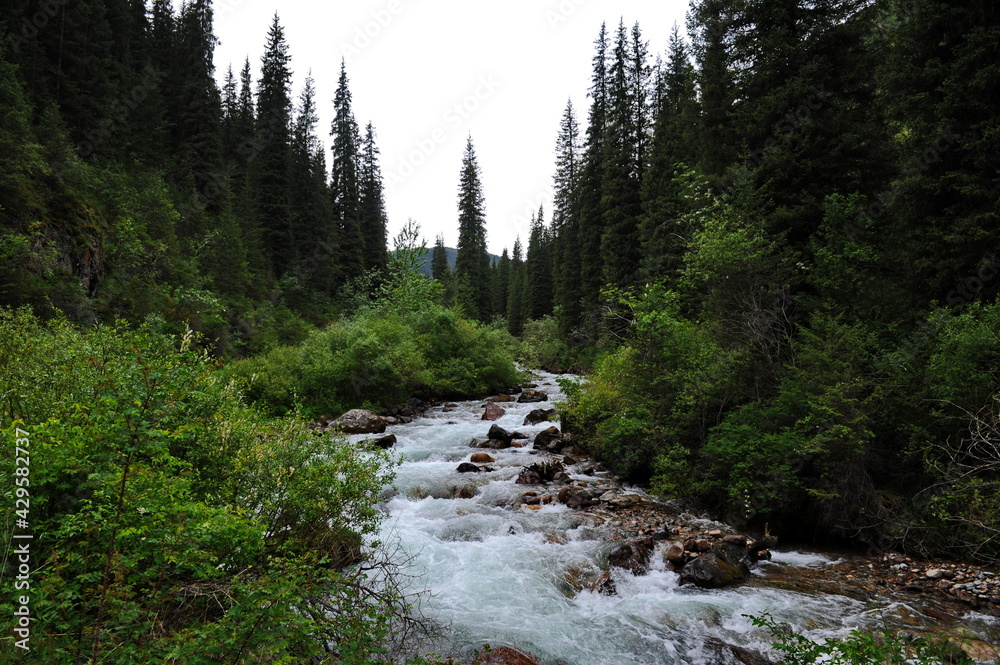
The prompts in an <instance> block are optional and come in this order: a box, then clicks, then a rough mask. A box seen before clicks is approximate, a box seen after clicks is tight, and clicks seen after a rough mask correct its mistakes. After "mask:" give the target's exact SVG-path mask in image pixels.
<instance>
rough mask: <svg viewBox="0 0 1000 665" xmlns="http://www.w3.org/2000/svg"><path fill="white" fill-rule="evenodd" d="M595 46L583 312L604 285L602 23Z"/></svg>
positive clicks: (582, 249) (586, 163) (582, 241)
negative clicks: (602, 243)
mask: <svg viewBox="0 0 1000 665" xmlns="http://www.w3.org/2000/svg"><path fill="white" fill-rule="evenodd" d="M595 45H596V48H597V53H596V54H595V55H594V59H593V66H594V71H593V77H592V82H591V87H590V98H591V105H590V116H589V119H588V124H587V137H586V146H585V149H584V156H583V164H582V166H581V169H580V171H581V173H580V188H579V196H578V204H579V227H578V228H579V253H580V300H581V307H582V311H583V312H587V311H590V310H593V309H596V308H597V306H598V304H599V303H600V295H601V288H602V287H603V286H604V257H603V255H602V253H601V239H602V237H603V235H604V215H603V208H602V203H601V198H602V196H601V193H602V191H603V189H604V180H605V173H604V163H605V162H604V144H605V136H606V134H607V116H608V62H607V61H608V34H607V28H606V26H605V25H604V24H601V31H600V34H599V35H598V38H597V41H596V42H595Z"/></svg>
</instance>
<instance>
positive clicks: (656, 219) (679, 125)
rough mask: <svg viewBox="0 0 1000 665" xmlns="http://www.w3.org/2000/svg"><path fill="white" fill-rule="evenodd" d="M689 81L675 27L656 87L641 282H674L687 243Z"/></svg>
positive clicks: (692, 122) (692, 105)
mask: <svg viewBox="0 0 1000 665" xmlns="http://www.w3.org/2000/svg"><path fill="white" fill-rule="evenodd" d="M694 77H695V72H694V67H693V66H692V64H691V58H690V55H689V53H688V49H687V45H686V44H685V42H684V39H683V38H682V37H681V35H680V29H679V28H678V26H677V24H676V23H675V24H674V28H673V32H672V33H671V36H670V43H669V47H668V52H667V62H666V64H665V65H664V66H663V68H662V70H661V76H660V78H659V81H658V88H659V91H658V93H657V95H656V99H657V107H656V114H655V116H656V121H655V126H654V129H653V141H652V147H651V149H650V157H649V166H648V168H647V171H646V173H645V175H644V177H643V190H642V205H643V217H642V222H641V225H640V236H641V239H642V254H643V269H642V274H643V276H644V277H645V278H646V279H652V280H657V279H660V278H662V277H664V276H673V274H674V273H675V271H676V270H677V269H678V268H679V267H680V262H681V257H682V255H683V252H684V250H685V247H686V245H687V242H688V240H689V239H690V238H689V236H690V231H689V229H687V228H685V227H684V225H683V223H682V222H681V219H682V217H681V214H682V213H683V212H686V210H687V208H686V205H685V200H686V199H685V198H684V191H683V190H684V185H683V183H682V182H681V181H680V176H681V173H682V170H683V169H684V168H685V166H687V167H691V166H693V165H694V161H695V160H696V159H697V156H696V151H695V149H694V140H693V138H694V136H693V132H692V128H693V127H695V126H696V122H697V113H698V111H697V99H696V96H695V79H694Z"/></svg>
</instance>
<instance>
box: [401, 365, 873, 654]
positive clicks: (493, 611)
mask: <svg viewBox="0 0 1000 665" xmlns="http://www.w3.org/2000/svg"><path fill="white" fill-rule="evenodd" d="M537 381H538V382H539V384H540V389H542V390H544V391H546V392H547V393H549V395H550V399H551V400H553V401H555V400H558V399H560V398H561V396H562V395H561V393H560V391H559V387H558V385H556V383H555V377H554V376H553V375H551V374H544V373H543V374H539V375H538V379H537ZM501 406H503V407H505V408H506V409H507V413H506V415H504V416H503V418H502V419H500V420H499V421H497V423H498V424H499V425H500V426H501V427H504V428H507V429H510V430H517V431H520V432H523V433H525V434H528V435H530V436H532V438H533V436H534V434H535V433H536V432H538V431H540V430H542V429H544V428H545V427H548V426H549V425H550V424H549V423H546V424H541V425H535V426H523V425H522V422H523V420H524V417H525V415H526V414H527V413H528V412H529V411H531V410H532V409H534V408H539V407H545V408H548V407H551V402H549V403H542V404H502V405H501ZM482 411H483V410H482V402H465V403H461V404H459V405H458V407H457V408H455V409H454V410H453V411H450V412H444V411H443V410H442V409H441V408H436V409H434V410H432V411H429V412H428V413H427V414H426V415H425V417H422V418H419V419H417V420H415V421H414V422H413V423H411V424H407V425H399V426H396V427H393V428H392V432H393V433H394V434H395V435H396V437H397V439H398V443H397V444H396V450H397V452H398V453H400V454H401V455H402V458H403V464H402V465H401V467H400V469H399V473H398V476H397V479H396V482H395V488H394V489H393V490H390V491H389V492H388V495H389V496H390V497H391V498H389V499H388V500H387V502H386V505H387V509H388V511H389V514H390V517H389V518H388V519H387V520H386V521H385V526H384V533H383V538H384V539H388V540H397V541H398V542H399V544H400V545H401V547H402V549H403V550H404V551H405V552H406V553H408V554H409V555H410V556H412V557H413V563H412V568H411V570H410V571H409V572H410V573H412V574H415V575H416V578H415V580H414V585H415V589H414V590H418V589H427V590H429V591H430V595H429V596H428V597H427V599H426V601H425V603H424V612H425V614H426V615H427V616H428V617H429V618H431V619H434V620H435V621H438V622H441V623H442V624H443V625H445V626H447V630H446V632H447V635H448V639H449V644H447V645H445V647H444V650H445V651H447V652H449V653H451V654H454V655H457V656H459V657H461V658H466V659H467V658H468V656H469V654H470V653H471V651H472V649H473V648H477V647H481V646H482V645H483V644H484V643H489V644H491V645H493V646H499V645H511V646H517V647H520V648H523V649H526V650H528V651H530V652H532V653H533V654H535V655H536V656H537V657H539V658H540V659H541V660H542V662H543V663H545V664H546V665H554V664H557V663H567V664H570V665H653V664H660V663H663V664H666V663H694V664H697V663H702V664H709V663H727V662H735V661H734V660H732V659H731V656H723V655H720V652H719V649H718V646H717V645H718V641H720V640H721V641H722V642H725V643H727V644H731V645H738V646H742V647H746V648H752V649H755V650H758V651H761V652H767V651H768V644H769V642H770V640H769V636H768V635H767V634H766V633H765V632H763V631H762V630H760V629H755V628H753V627H752V625H751V624H750V622H749V621H748V620H747V619H746V618H745V617H744V616H743V615H745V614H759V613H761V612H764V611H767V612H769V613H770V614H771V615H772V616H774V617H775V618H776V619H778V620H782V621H788V622H790V623H792V624H793V625H794V626H796V627H798V628H800V629H802V630H807V631H808V632H809V634H810V635H812V636H823V635H832V634H842V633H843V632H844V630H845V629H847V628H851V627H856V626H858V625H863V624H864V623H866V622H867V621H868V620H869V618H868V617H867V616H866V615H865V606H864V605H863V603H861V602H860V601H857V600H853V599H850V598H847V597H845V596H841V595H830V594H812V593H797V592H793V591H786V590H780V589H776V588H768V587H767V586H766V583H765V584H754V585H751V586H742V587H737V588H733V589H726V590H713V591H707V590H702V589H697V588H693V587H684V588H681V587H679V586H678V584H677V579H678V576H677V575H676V574H675V573H673V572H669V571H668V570H666V568H665V566H664V564H663V562H662V557H659V556H655V555H654V557H653V562H652V566H651V570H650V572H649V573H648V574H646V575H643V576H641V577H635V576H633V575H631V574H630V573H628V572H625V571H622V570H620V569H615V570H614V571H613V572H612V574H613V576H614V580H615V584H616V587H617V590H618V594H617V595H615V596H610V597H609V596H604V595H599V594H596V593H592V592H591V591H589V590H587V589H586V588H584V589H583V590H582V591H581V590H579V588H580V587H581V581H583V580H592V579H594V578H595V577H596V576H597V575H598V574H599V573H600V572H601V571H602V569H604V568H606V567H607V565H606V560H607V553H608V551H609V550H610V549H611V547H612V545H611V544H609V543H608V541H607V539H606V536H607V535H608V532H606V531H603V530H602V529H605V528H606V527H602V526H595V524H594V522H593V521H592V520H590V519H588V517H587V516H586V515H581V514H580V513H577V512H575V511H572V510H570V509H568V508H567V507H566V506H564V505H561V504H551V505H547V506H544V507H543V508H542V509H541V510H529V509H528V508H527V507H521V506H519V505H516V504H517V503H518V500H519V498H520V497H521V495H522V494H523V493H524V492H525V491H527V490H529V489H531V488H529V487H525V486H522V485H516V484H515V483H514V480H515V479H516V477H517V475H518V472H519V471H520V469H521V467H523V466H525V465H527V464H530V463H531V462H533V461H536V459H537V457H536V456H535V455H532V454H531V451H530V449H529V447H525V448H520V449H518V448H511V449H507V450H499V451H493V450H490V451H486V452H489V453H490V454H491V455H492V456H493V457H494V458H495V459H496V462H495V463H494V464H492V465H491V466H493V467H494V469H495V470H494V471H493V472H490V473H481V474H459V473H457V472H456V467H457V466H458V464H459V463H460V462H463V461H467V460H468V458H469V455H470V454H471V453H472V452H476V451H474V450H472V449H470V448H469V442H470V441H471V439H473V438H474V437H482V436H485V434H486V432H487V430H488V429H489V426H490V424H491V423H489V422H486V421H483V420H481V419H480V418H481V415H482ZM580 477H581V478H582V477H583V476H580ZM468 486H475V487H476V491H477V494H476V495H475V497H474V498H471V499H461V498H453V497H454V492H455V488H456V487H468ZM830 563H831V560H830V559H828V558H826V557H823V556H820V555H816V554H805V553H796V552H785V553H775V556H774V560H773V561H772V562H771V563H769V564H764V568H763V569H761V570H758V571H757V573H756V574H757V575H762V574H763V573H766V569H767V566H793V567H795V566H798V567H814V568H815V567H823V566H827V565H829V564H830ZM713 644H715V645H716V646H715V647H714V648H713V646H712V645H713ZM438 651H439V653H440V652H441V649H440V648H439V649H438Z"/></svg>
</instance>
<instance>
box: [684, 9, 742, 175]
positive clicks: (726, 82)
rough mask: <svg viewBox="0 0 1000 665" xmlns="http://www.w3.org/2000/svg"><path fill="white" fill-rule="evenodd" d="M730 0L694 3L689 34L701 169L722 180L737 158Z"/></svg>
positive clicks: (689, 16) (689, 23)
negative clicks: (698, 104)
mask: <svg viewBox="0 0 1000 665" xmlns="http://www.w3.org/2000/svg"><path fill="white" fill-rule="evenodd" d="M730 4H731V3H729V2H727V0H694V2H692V4H691V11H690V13H689V14H688V34H689V35H691V46H692V51H693V52H694V56H695V60H696V62H697V64H698V70H697V72H698V75H697V81H698V93H699V101H700V118H701V121H700V122H699V124H698V140H697V143H698V154H699V166H700V167H701V171H702V172H703V173H705V174H706V175H710V176H718V177H721V175H722V173H723V172H724V171H725V169H726V168H727V167H728V166H729V165H730V163H731V162H732V160H733V159H734V158H735V154H736V150H735V145H734V143H735V134H734V131H733V127H732V122H733V121H732V114H733V107H734V105H735V101H736V100H735V94H736V93H735V82H734V79H735V74H734V68H735V65H734V60H733V59H734V57H735V56H734V55H733V54H731V52H730V49H731V46H732V23H733V19H732V17H731V15H730V12H729V10H728V6H729V5H730Z"/></svg>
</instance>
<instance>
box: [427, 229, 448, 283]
mask: <svg viewBox="0 0 1000 665" xmlns="http://www.w3.org/2000/svg"><path fill="white" fill-rule="evenodd" d="M431 276H432V277H433V278H434V279H436V280H438V281H440V282H442V283H446V282H447V280H448V278H450V277H451V268H450V267H449V265H448V248H447V247H445V244H444V234H442V233H439V234H438V236H437V238H435V239H434V249H433V251H432V252H431Z"/></svg>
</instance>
